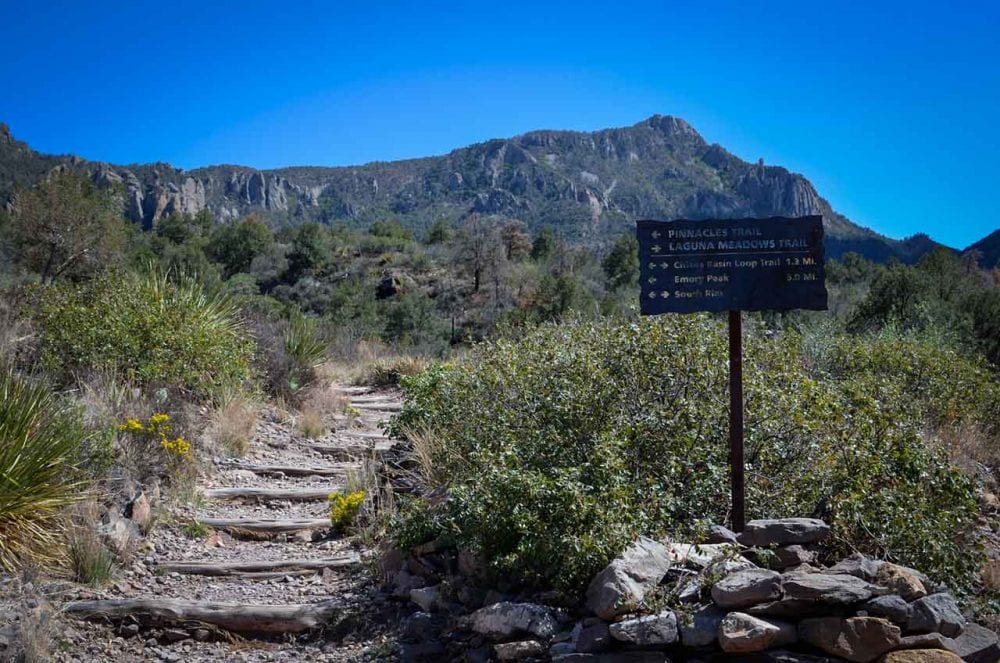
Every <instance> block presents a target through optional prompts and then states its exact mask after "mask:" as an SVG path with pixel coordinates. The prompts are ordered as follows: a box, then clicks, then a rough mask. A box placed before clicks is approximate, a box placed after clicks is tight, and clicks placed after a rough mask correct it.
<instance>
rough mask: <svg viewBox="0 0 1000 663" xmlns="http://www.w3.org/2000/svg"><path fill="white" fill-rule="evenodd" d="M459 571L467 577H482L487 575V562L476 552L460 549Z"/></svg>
mask: <svg viewBox="0 0 1000 663" xmlns="http://www.w3.org/2000/svg"><path fill="white" fill-rule="evenodd" d="M458 572H459V573H461V574H462V575H463V576H465V577H466V578H472V579H480V578H483V577H485V576H486V562H484V561H483V558H482V557H480V556H479V555H477V554H476V553H474V552H470V551H468V550H459V551H458Z"/></svg>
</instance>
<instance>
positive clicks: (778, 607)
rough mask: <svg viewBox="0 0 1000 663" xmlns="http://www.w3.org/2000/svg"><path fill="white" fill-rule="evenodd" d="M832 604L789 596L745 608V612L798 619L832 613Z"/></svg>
mask: <svg viewBox="0 0 1000 663" xmlns="http://www.w3.org/2000/svg"><path fill="white" fill-rule="evenodd" d="M830 611H831V610H830V606H829V605H828V604H825V603H820V602H818V601H807V600H804V599H790V598H788V597H785V598H782V599H779V600H777V601H771V602H769V603H761V604H758V605H752V606H750V607H749V608H744V609H743V612H745V613H747V614H748V615H753V616H754V617H767V618H768V619H771V618H774V619H791V620H792V621H796V620H799V619H805V618H806V617H827V616H829V615H830Z"/></svg>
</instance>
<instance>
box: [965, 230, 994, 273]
mask: <svg viewBox="0 0 1000 663" xmlns="http://www.w3.org/2000/svg"><path fill="white" fill-rule="evenodd" d="M972 251H975V252H976V253H977V254H978V260H979V266H980V267H982V268H983V269H992V268H993V267H1000V229H997V230H994V231H993V232H991V233H990V234H989V235H987V236H986V237H984V238H982V239H981V240H979V241H978V242H976V243H975V244H971V245H969V247H968V248H967V249H965V251H963V253H969V252H972Z"/></svg>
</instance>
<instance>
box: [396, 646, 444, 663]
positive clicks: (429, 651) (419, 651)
mask: <svg viewBox="0 0 1000 663" xmlns="http://www.w3.org/2000/svg"><path fill="white" fill-rule="evenodd" d="M443 656H444V645H443V644H441V643H440V642H417V643H410V642H404V643H403V644H401V645H400V646H399V661H400V663H430V662H431V661H440V660H441V659H442V657H443Z"/></svg>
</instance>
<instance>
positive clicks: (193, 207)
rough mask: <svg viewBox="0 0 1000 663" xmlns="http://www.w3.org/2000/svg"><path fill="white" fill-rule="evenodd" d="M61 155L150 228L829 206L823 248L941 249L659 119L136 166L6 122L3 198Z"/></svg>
mask: <svg viewBox="0 0 1000 663" xmlns="http://www.w3.org/2000/svg"><path fill="white" fill-rule="evenodd" d="M56 165H65V166H67V167H71V168H76V169H80V170H83V171H86V172H88V173H90V174H91V175H92V176H93V177H94V179H95V181H97V182H98V183H100V184H102V185H106V186H107V185H115V184H117V185H121V186H122V187H123V189H124V192H125V205H124V212H125V214H126V216H128V217H129V218H130V219H132V220H133V221H136V222H138V223H141V224H143V225H144V226H146V227H150V226H152V225H155V224H156V223H157V222H158V220H159V219H161V218H163V217H164V216H167V215H169V214H171V213H174V212H180V213H185V214H196V213H198V212H200V211H201V210H203V209H208V210H210V211H211V212H212V213H213V215H215V217H216V218H218V219H220V220H221V221H229V220H232V219H235V218H239V217H242V216H245V215H247V214H251V213H252V214H257V215H259V216H261V217H262V218H264V219H265V220H267V221H269V222H270V223H272V224H275V225H282V224H295V223H302V222H305V221H317V222H321V223H346V224H347V225H351V226H356V227H364V226H366V225H369V224H370V223H372V222H374V221H376V220H379V219H382V218H386V217H394V218H397V219H399V220H400V222H401V223H403V224H404V225H405V226H407V227H409V228H410V229H412V230H414V231H416V232H418V233H419V232H421V231H423V230H424V229H426V228H427V227H428V226H429V225H430V224H431V223H433V222H434V221H435V220H438V219H442V220H445V221H447V222H451V223H457V222H459V221H460V220H461V219H463V218H465V217H467V216H468V215H470V214H481V215H489V216H492V215H497V216H504V217H512V218H518V219H522V220H524V221H525V222H526V223H527V224H528V226H529V227H531V228H534V229H537V228H539V227H543V226H552V227H556V228H558V229H559V230H560V232H561V233H562V234H563V235H564V236H565V237H567V239H569V240H573V241H578V242H584V243H592V244H601V243H604V242H606V241H607V240H608V239H609V238H611V237H614V236H616V235H617V234H620V233H621V232H623V231H624V230H625V229H627V228H630V227H631V224H632V222H633V221H635V220H636V219H638V218H680V217H683V218H694V219H697V218H709V217H743V216H776V215H779V216H805V215H810V214H820V215H822V216H823V218H824V224H825V226H826V230H827V241H826V245H827V253H828V255H829V256H831V257H837V256H839V255H842V254H843V253H845V252H847V251H856V252H858V253H861V254H862V255H865V256H866V257H869V258H871V259H874V260H880V261H882V260H887V259H889V258H890V257H895V258H897V259H899V260H902V261H903V262H915V261H916V260H918V259H919V258H920V257H921V256H922V255H924V254H925V253H926V252H927V251H930V250H932V249H933V248H935V247H938V246H942V245H940V244H938V243H936V242H934V241H933V240H931V239H930V238H929V237H927V236H926V235H919V234H918V235H914V236H913V237H910V238H907V239H904V240H896V239H891V238H888V237H885V236H883V235H880V234H878V233H876V232H874V231H873V230H871V229H869V228H865V227H862V226H860V225H858V224H855V223H853V222H851V221H850V220H849V219H847V218H846V217H844V216H843V215H841V214H839V213H837V212H836V211H835V210H833V208H832V206H831V205H830V204H829V202H827V201H826V200H825V199H824V198H822V196H820V195H819V193H818V192H817V191H816V189H815V188H814V187H813V185H812V184H811V183H810V182H809V180H808V179H806V178H805V177H804V176H802V175H800V174H797V173H793V172H791V171H789V170H787V169H785V168H783V167H781V166H771V165H764V164H763V163H762V162H758V163H756V164H751V163H749V162H746V161H743V160H742V159H740V158H738V157H736V156H735V155H733V154H731V153H730V152H728V151H727V150H726V149H725V148H723V147H722V146H721V145H718V144H710V143H708V142H707V141H705V139H704V138H702V136H701V135H700V134H699V133H698V132H697V131H696V130H695V129H694V128H693V127H692V126H691V125H690V124H688V123H687V122H686V121H684V120H683V119H681V118H677V117H672V116H669V115H653V116H651V117H649V118H647V119H645V120H642V121H641V122H638V123H637V124H634V125H632V126H629V127H619V128H608V129H601V130H597V131H592V132H583V131H567V130H553V129H542V130H534V131H529V132H526V133H523V134H520V135H518V136H513V137H510V138H494V139H490V140H486V141H483V142H480V143H474V144H472V145H468V146H465V147H459V148H456V149H453V150H451V151H450V152H447V153H446V154H442V155H437V156H429V157H416V158H412V159H404V160H398V161H373V162H370V163H367V164H363V165H356V166H285V167H282V168H275V169H256V168H252V167H248V166H240V165H238V164H220V165H213V166H202V167H198V168H193V169H190V170H184V169H179V168H175V167H173V166H171V165H169V164H165V163H151V164H131V165H127V166H120V165H114V164H109V163H104V162H96V161H88V160H84V159H80V158H79V157H74V156H65V155H43V154H39V153H37V152H35V151H34V150H31V149H30V147H28V146H27V145H26V144H25V143H21V142H20V141H17V140H15V139H14V138H13V137H12V136H11V134H10V131H9V129H7V128H6V126H5V125H0V200H3V199H8V198H9V197H10V195H11V194H12V192H13V190H14V187H15V186H27V185H30V184H31V183H32V182H33V181H37V179H38V178H39V177H41V176H43V175H44V173H45V172H47V170H49V169H51V168H52V167H54V166H56Z"/></svg>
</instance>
